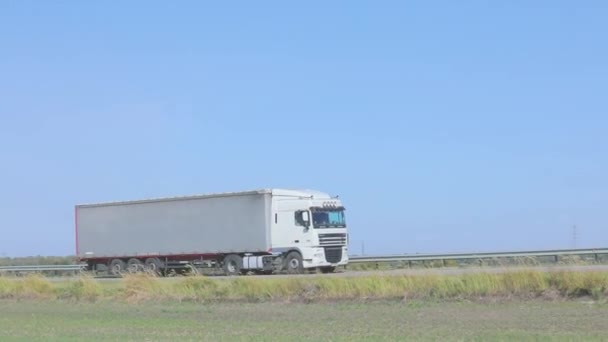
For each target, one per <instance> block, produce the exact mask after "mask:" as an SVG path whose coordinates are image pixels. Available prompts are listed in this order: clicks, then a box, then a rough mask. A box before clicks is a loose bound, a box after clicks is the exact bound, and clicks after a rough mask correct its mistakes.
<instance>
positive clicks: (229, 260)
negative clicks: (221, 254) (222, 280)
mask: <svg viewBox="0 0 608 342" xmlns="http://www.w3.org/2000/svg"><path fill="white" fill-rule="evenodd" d="M242 267H243V259H241V257H240V256H238V255H236V254H229V255H227V256H226V257H225V258H224V273H226V275H228V276H234V275H239V274H240V273H241V268H242Z"/></svg>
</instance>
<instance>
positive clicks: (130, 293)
mask: <svg viewBox="0 0 608 342" xmlns="http://www.w3.org/2000/svg"><path fill="white" fill-rule="evenodd" d="M606 295H608V272H571V271H564V272H540V271H516V272H505V273H498V274H496V273H494V274H491V273H475V274H462V275H432V274H426V275H410V276H403V275H402V276H361V277H323V276H310V277H295V278H282V277H281V278H274V277H272V276H269V277H268V278H257V277H256V278H253V277H237V278H234V279H212V278H208V277H202V276H192V277H184V278H182V279H177V280H172V281H165V280H163V279H160V278H156V277H152V276H149V275H145V274H142V275H129V276H126V277H125V278H124V279H123V280H122V281H121V282H120V284H118V285H117V286H113V287H111V286H110V285H108V284H107V283H99V282H97V281H96V280H94V279H92V278H87V277H83V278H79V279H76V280H71V281H67V282H61V283H52V282H50V281H49V280H47V279H46V278H43V277H40V276H35V275H32V276H28V277H26V278H24V279H9V278H0V299H1V298H5V299H36V300H55V299H59V300H76V301H81V300H86V301H95V300H100V299H103V300H117V301H127V302H146V301H178V302H182V301H195V302H206V301H249V302H252V301H254V302H257V301H305V302H310V301H335V300H360V299H397V300H401V299H403V298H416V299H478V298H488V297H499V298H538V297H543V296H546V297H548V298H549V297H550V298H555V297H558V298H573V297H581V296H592V297H593V298H594V299H596V300H602V299H603V298H604V297H605V296H606Z"/></svg>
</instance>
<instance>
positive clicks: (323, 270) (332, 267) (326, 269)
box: [320, 266, 336, 273]
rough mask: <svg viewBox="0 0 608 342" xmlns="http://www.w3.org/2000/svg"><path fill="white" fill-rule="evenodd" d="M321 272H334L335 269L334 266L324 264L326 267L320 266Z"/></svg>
mask: <svg viewBox="0 0 608 342" xmlns="http://www.w3.org/2000/svg"><path fill="white" fill-rule="evenodd" d="M320 269H321V273H334V272H335V271H336V268H335V267H334V266H326V267H321V268H320Z"/></svg>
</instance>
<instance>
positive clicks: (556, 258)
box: [554, 254, 559, 264]
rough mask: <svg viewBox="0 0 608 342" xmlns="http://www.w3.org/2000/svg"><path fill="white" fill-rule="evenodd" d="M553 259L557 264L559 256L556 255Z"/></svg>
mask: <svg viewBox="0 0 608 342" xmlns="http://www.w3.org/2000/svg"><path fill="white" fill-rule="evenodd" d="M554 259H555V263H556V264H557V263H558V262H559V255H557V254H556V255H555V258H554Z"/></svg>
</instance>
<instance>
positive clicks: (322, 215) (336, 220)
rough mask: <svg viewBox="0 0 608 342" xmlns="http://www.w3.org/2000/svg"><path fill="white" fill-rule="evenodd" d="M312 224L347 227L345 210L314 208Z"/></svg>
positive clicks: (317, 226) (320, 226) (324, 226)
mask: <svg viewBox="0 0 608 342" xmlns="http://www.w3.org/2000/svg"><path fill="white" fill-rule="evenodd" d="M312 224H313V226H314V227H315V228H343V227H346V221H345V220H344V210H314V211H313V212H312Z"/></svg>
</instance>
